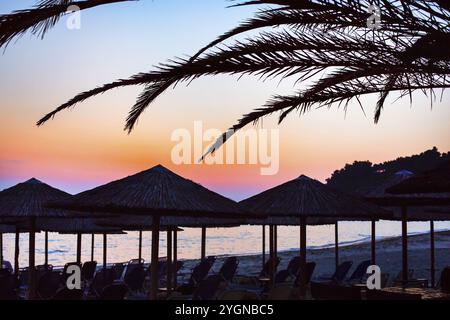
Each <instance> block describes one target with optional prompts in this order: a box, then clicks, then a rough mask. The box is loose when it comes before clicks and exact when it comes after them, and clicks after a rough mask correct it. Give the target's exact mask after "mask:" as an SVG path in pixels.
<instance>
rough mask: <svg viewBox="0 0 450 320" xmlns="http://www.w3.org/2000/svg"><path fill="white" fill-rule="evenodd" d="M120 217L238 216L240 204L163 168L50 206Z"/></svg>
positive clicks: (153, 169) (155, 168)
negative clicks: (111, 214) (118, 215)
mask: <svg viewBox="0 0 450 320" xmlns="http://www.w3.org/2000/svg"><path fill="white" fill-rule="evenodd" d="M50 206H51V207H53V208H63V209H71V210H77V211H88V212H107V213H116V214H121V215H130V214H131V215H147V216H151V215H161V216H179V217H183V216H184V217H186V216H189V217H196V216H199V217H201V216H203V217H205V216H210V217H223V218H229V217H234V218H235V217H239V216H241V215H242V214H243V213H242V212H241V210H240V208H239V205H238V204H237V203H236V202H234V201H233V200H230V199H228V198H225V197H223V196H221V195H219V194H217V193H215V192H213V191H210V190H208V189H206V188H205V187H202V186H201V185H199V184H197V183H195V182H193V181H191V180H187V179H185V178H183V177H181V176H179V175H177V174H175V173H173V172H172V171H170V170H168V169H166V168H164V167H163V166H161V165H158V166H155V167H153V168H151V169H149V170H146V171H143V172H140V173H138V174H135V175H132V176H129V177H126V178H123V179H120V180H117V181H113V182H110V183H108V184H106V185H103V186H100V187H97V188H95V189H92V190H89V191H85V192H82V193H80V194H78V195H75V196H73V197H71V198H67V199H64V200H62V201H55V202H52V203H51V204H50Z"/></svg>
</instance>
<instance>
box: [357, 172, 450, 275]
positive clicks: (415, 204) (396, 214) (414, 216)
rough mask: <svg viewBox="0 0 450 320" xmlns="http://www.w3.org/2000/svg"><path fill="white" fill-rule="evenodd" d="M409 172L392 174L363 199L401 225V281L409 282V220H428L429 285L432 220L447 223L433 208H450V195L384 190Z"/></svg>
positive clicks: (408, 175) (432, 251)
mask: <svg viewBox="0 0 450 320" xmlns="http://www.w3.org/2000/svg"><path fill="white" fill-rule="evenodd" d="M412 175H413V174H412V172H409V171H406V170H403V171H399V172H397V173H396V174H394V175H393V176H392V177H390V178H389V179H387V180H386V181H385V182H384V183H382V184H380V185H379V186H377V187H376V188H375V189H374V190H372V191H371V192H369V193H368V194H367V195H366V196H365V199H366V200H368V201H370V202H372V203H375V204H377V205H380V206H383V207H386V208H389V210H390V211H392V212H393V217H392V219H394V220H400V221H401V223H402V282H403V283H404V284H406V283H407V282H408V280H409V279H408V221H431V222H430V232H431V238H432V241H431V264H432V268H431V269H432V272H431V273H432V275H431V282H432V283H434V271H433V269H434V221H436V220H447V218H448V215H447V216H446V215H445V214H443V213H440V212H436V211H435V209H436V207H439V206H444V207H445V206H449V205H450V195H449V194H441V193H433V194H431V193H430V194H421V193H415V194H404V195H392V194H389V193H387V192H386V191H387V190H388V189H389V188H391V187H392V186H395V185H398V184H399V183H402V181H406V180H407V179H409V178H410V177H411V176H412Z"/></svg>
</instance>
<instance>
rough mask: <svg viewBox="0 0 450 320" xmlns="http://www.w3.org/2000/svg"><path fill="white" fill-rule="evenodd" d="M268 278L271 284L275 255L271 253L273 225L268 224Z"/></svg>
mask: <svg viewBox="0 0 450 320" xmlns="http://www.w3.org/2000/svg"><path fill="white" fill-rule="evenodd" d="M269 261H270V263H269V278H270V284H271V285H273V282H274V277H273V272H274V269H275V268H274V266H275V257H274V254H273V226H272V225H269Z"/></svg>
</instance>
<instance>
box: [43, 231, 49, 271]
mask: <svg viewBox="0 0 450 320" xmlns="http://www.w3.org/2000/svg"><path fill="white" fill-rule="evenodd" d="M44 237H45V249H44V265H46V266H48V231H45V234H44Z"/></svg>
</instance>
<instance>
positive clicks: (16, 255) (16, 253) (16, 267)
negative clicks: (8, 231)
mask: <svg viewBox="0 0 450 320" xmlns="http://www.w3.org/2000/svg"><path fill="white" fill-rule="evenodd" d="M19 255H20V231H19V228H16V238H15V245H14V275H15V276H16V277H17V276H18V275H19Z"/></svg>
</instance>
